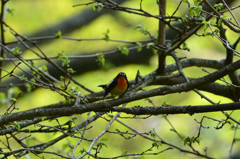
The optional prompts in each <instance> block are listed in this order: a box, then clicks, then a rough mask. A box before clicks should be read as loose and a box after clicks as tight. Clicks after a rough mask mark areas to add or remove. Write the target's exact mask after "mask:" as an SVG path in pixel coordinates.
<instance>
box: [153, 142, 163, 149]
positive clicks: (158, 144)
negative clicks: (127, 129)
mask: <svg viewBox="0 0 240 159" xmlns="http://www.w3.org/2000/svg"><path fill="white" fill-rule="evenodd" d="M152 145H153V146H154V147H157V148H159V146H162V143H161V142H159V141H154V142H153V144H152Z"/></svg>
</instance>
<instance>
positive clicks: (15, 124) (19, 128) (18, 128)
mask: <svg viewBox="0 0 240 159" xmlns="http://www.w3.org/2000/svg"><path fill="white" fill-rule="evenodd" d="M14 126H16V129H17V131H19V130H21V126H20V125H19V123H18V122H16V121H14Z"/></svg>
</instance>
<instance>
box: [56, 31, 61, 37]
mask: <svg viewBox="0 0 240 159" xmlns="http://www.w3.org/2000/svg"><path fill="white" fill-rule="evenodd" d="M55 36H56V38H62V32H61V31H60V30H59V31H58V32H57V33H56V34H55Z"/></svg>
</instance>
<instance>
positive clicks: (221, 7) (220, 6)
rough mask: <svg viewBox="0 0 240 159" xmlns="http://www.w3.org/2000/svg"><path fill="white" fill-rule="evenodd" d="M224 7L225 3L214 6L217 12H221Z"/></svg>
mask: <svg viewBox="0 0 240 159" xmlns="http://www.w3.org/2000/svg"><path fill="white" fill-rule="evenodd" d="M223 7H224V6H223V3H218V4H214V8H216V10H221V9H223Z"/></svg>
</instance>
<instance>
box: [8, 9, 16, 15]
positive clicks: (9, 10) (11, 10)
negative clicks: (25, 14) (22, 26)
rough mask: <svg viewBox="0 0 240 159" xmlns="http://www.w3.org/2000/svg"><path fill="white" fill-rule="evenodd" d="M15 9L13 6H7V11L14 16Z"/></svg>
mask: <svg viewBox="0 0 240 159" xmlns="http://www.w3.org/2000/svg"><path fill="white" fill-rule="evenodd" d="M14 11H15V10H14V9H13V8H7V12H8V13H9V14H10V15H12V16H13V12H14Z"/></svg>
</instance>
